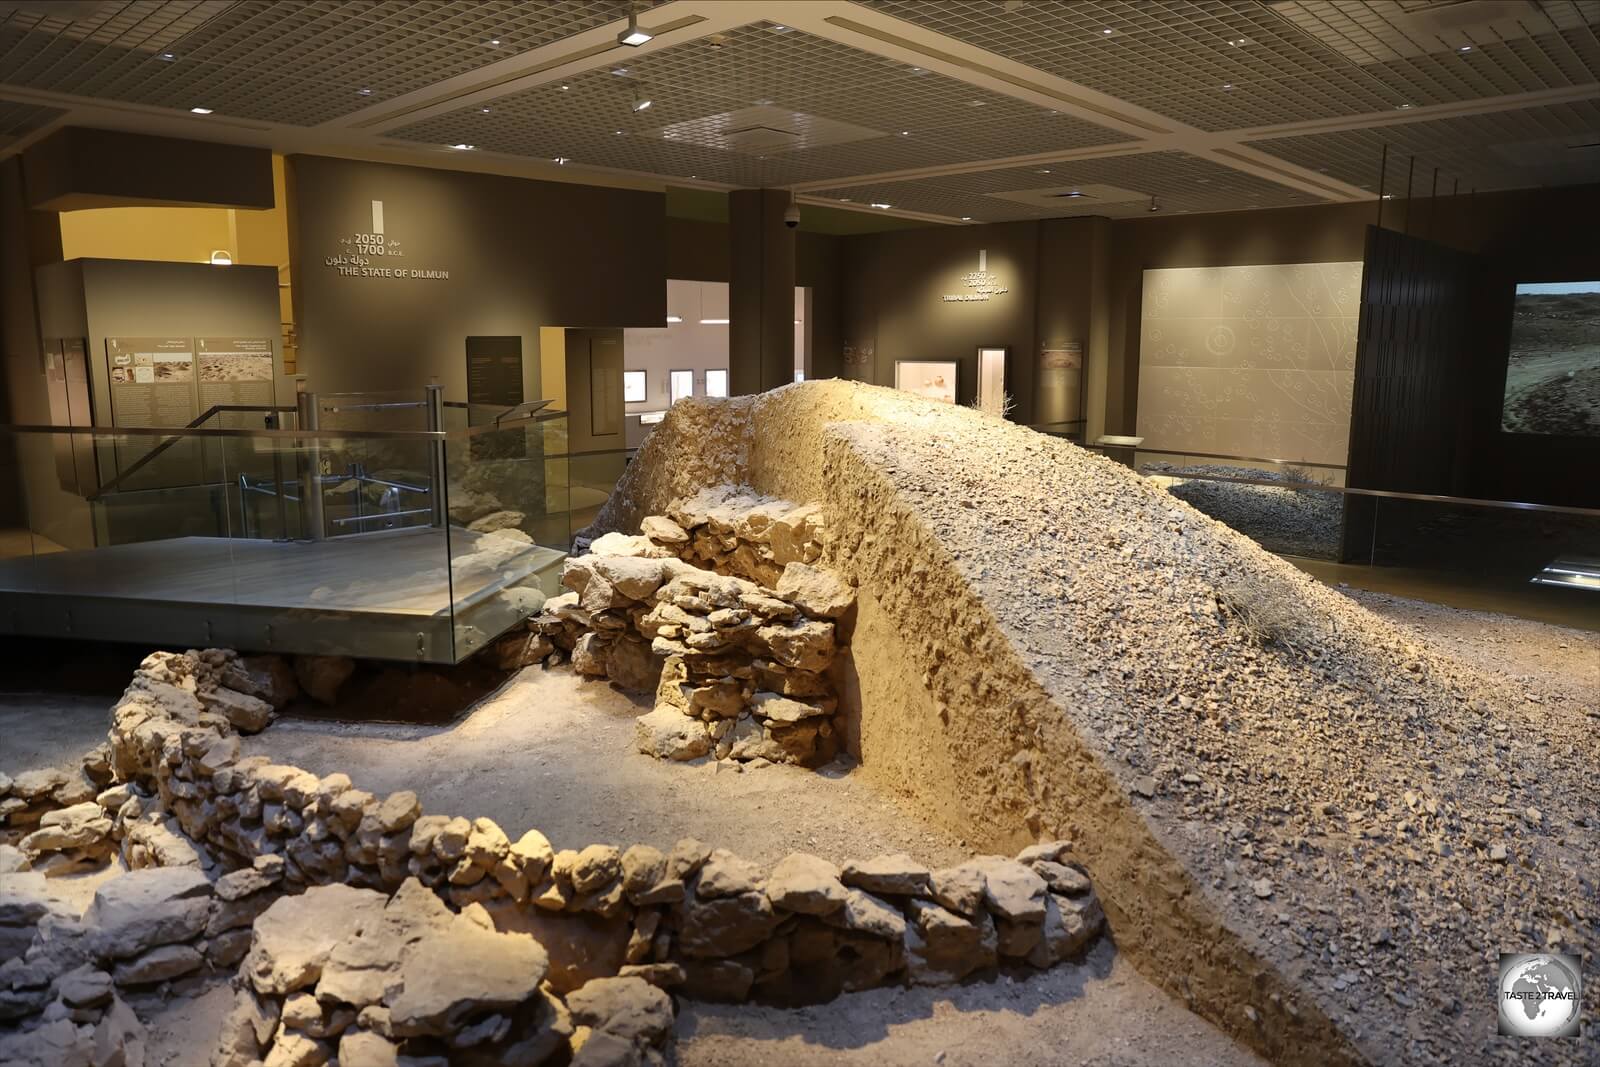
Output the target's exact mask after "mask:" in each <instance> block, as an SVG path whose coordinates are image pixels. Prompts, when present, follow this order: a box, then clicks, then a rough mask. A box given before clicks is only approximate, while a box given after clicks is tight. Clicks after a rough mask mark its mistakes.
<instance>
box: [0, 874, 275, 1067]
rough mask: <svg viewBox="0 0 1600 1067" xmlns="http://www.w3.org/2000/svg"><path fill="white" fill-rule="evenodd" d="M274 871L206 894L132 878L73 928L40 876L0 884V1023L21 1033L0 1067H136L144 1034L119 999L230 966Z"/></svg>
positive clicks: (270, 889)
mask: <svg viewBox="0 0 1600 1067" xmlns="http://www.w3.org/2000/svg"><path fill="white" fill-rule="evenodd" d="M282 868H283V861H282V860H281V859H280V858H278V857H276V856H267V857H263V858H262V859H261V860H260V861H258V862H257V863H256V864H254V865H253V866H251V867H248V868H244V869H241V870H238V871H234V872H232V873H231V874H227V875H223V876H222V877H221V878H219V879H217V880H216V881H215V882H214V883H213V881H212V880H211V878H210V877H208V875H207V874H206V873H205V872H203V871H201V870H199V869H197V868H194V867H151V868H145V869H141V870H137V871H130V872H128V873H127V874H124V875H121V876H119V877H117V878H113V879H111V880H110V881H108V882H106V883H105V884H104V885H102V886H101V887H100V888H99V889H98V890H97V891H96V892H95V896H94V902H93V903H92V904H91V905H90V906H89V910H88V911H87V912H85V913H84V914H83V916H82V917H81V918H80V917H78V915H77V914H76V912H75V911H74V910H73V909H72V908H70V907H69V906H68V905H67V904H66V902H65V901H63V900H62V899H61V898H60V897H58V896H56V895H55V894H54V893H53V892H52V890H51V884H52V883H50V882H49V881H47V880H46V878H45V876H44V875H42V874H39V873H37V872H22V873H16V874H5V875H0V958H3V959H4V960H5V962H4V963H0V1024H10V1025H13V1026H17V1027H20V1032H18V1033H16V1034H11V1035H5V1034H0V1063H6V1064H30V1063H37V1064H40V1065H41V1067H55V1065H56V1064H60V1063H71V1062H82V1063H94V1064H114V1063H116V1062H119V1061H118V1060H117V1059H116V1056H117V1055H120V1056H122V1061H121V1062H125V1063H127V1064H136V1063H140V1062H142V1052H141V1051H140V1048H141V1046H142V1042H143V1027H142V1026H140V1025H139V1023H138V1019H137V1018H136V1017H135V1016H134V1015H133V1013H132V1012H131V1011H129V1010H128V1008H127V1006H126V1005H125V1004H123V1003H122V1001H121V1000H120V999H118V994H119V993H120V992H122V991H126V990H129V989H141V988H147V987H153V986H161V985H165V984H166V983H171V982H174V981H176V980H179V979H184V978H187V977H190V976H199V975H204V974H211V973H218V972H223V971H226V970H228V969H230V968H232V967H234V966H235V965H237V964H238V963H239V961H240V960H241V959H242V958H243V957H244V954H245V951H246V950H247V949H248V948H249V945H250V937H251V931H250V926H251V923H252V922H253V921H254V920H255V918H256V916H258V915H260V914H261V913H262V912H263V911H265V910H266V909H267V908H268V906H269V905H271V903H272V902H273V901H274V900H275V899H277V897H278V883H279V877H280V876H281V873H282ZM63 1023H66V1024H68V1025H63ZM79 1046H82V1047H83V1048H84V1049H87V1050H88V1051H87V1053H85V1054H82V1055H79V1056H78V1057H77V1058H76V1059H74V1057H73V1056H72V1055H68V1052H67V1050H69V1049H72V1048H77V1047H79ZM130 1046H131V1047H130Z"/></svg>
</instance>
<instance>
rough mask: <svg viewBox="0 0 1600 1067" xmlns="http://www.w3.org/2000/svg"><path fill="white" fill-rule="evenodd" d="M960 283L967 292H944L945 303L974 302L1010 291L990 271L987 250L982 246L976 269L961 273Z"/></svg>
mask: <svg viewBox="0 0 1600 1067" xmlns="http://www.w3.org/2000/svg"><path fill="white" fill-rule="evenodd" d="M961 284H962V286H963V287H964V288H966V290H967V292H964V293H946V294H944V302H945V303H946V304H974V303H978V302H980V301H987V300H988V299H989V298H991V297H996V296H1000V295H1002V294H1005V293H1009V292H1010V291H1011V290H1010V289H1009V288H1007V287H1006V286H1004V285H1001V284H1000V278H999V277H998V276H997V275H995V274H991V273H990V271H989V252H988V250H987V249H982V248H980V249H979V250H978V269H977V270H971V271H968V272H967V273H965V274H963V275H962V276H961Z"/></svg>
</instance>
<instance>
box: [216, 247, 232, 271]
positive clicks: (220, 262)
mask: <svg viewBox="0 0 1600 1067" xmlns="http://www.w3.org/2000/svg"><path fill="white" fill-rule="evenodd" d="M211 265H212V266H213V267H231V266H233V253H231V252H229V251H228V250H227V249H226V248H219V249H217V250H216V251H215V252H212V253H211Z"/></svg>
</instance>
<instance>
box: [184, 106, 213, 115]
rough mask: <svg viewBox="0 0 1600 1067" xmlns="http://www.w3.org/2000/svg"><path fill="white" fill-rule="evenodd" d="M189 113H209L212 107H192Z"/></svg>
mask: <svg viewBox="0 0 1600 1067" xmlns="http://www.w3.org/2000/svg"><path fill="white" fill-rule="evenodd" d="M189 113H190V114H191V115H209V114H211V109H210V108H209V107H191V108H190V109H189Z"/></svg>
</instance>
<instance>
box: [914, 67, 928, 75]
mask: <svg viewBox="0 0 1600 1067" xmlns="http://www.w3.org/2000/svg"><path fill="white" fill-rule="evenodd" d="M911 73H913V74H926V73H928V72H927V71H926V70H924V69H923V68H921V67H912V68H911Z"/></svg>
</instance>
